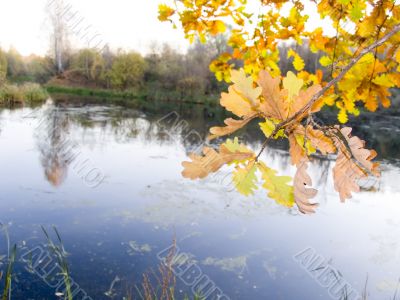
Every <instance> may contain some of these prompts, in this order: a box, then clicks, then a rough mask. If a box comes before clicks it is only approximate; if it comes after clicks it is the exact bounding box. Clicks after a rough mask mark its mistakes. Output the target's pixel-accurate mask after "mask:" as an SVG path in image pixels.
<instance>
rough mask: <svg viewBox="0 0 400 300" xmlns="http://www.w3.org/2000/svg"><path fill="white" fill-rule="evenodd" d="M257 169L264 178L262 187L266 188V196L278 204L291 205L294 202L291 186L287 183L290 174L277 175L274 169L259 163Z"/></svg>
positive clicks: (289, 179)
mask: <svg viewBox="0 0 400 300" xmlns="http://www.w3.org/2000/svg"><path fill="white" fill-rule="evenodd" d="M259 170H260V172H261V176H262V179H263V180H264V183H263V187H264V188H265V189H267V190H268V191H269V192H268V197H270V198H272V199H274V200H275V201H276V202H277V203H278V204H281V205H284V206H286V207H292V206H293V204H294V195H293V186H291V185H289V184H288V183H289V182H290V181H292V178H291V177H290V176H277V175H276V173H277V172H276V171H275V170H273V169H271V168H269V167H267V166H266V165H265V164H264V163H262V162H260V163H259Z"/></svg>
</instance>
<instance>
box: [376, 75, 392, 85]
mask: <svg viewBox="0 0 400 300" xmlns="http://www.w3.org/2000/svg"><path fill="white" fill-rule="evenodd" d="M372 82H373V83H375V84H377V85H380V86H384V87H388V88H391V87H393V86H394V83H393V82H392V80H391V79H390V77H389V76H388V74H381V75H379V76H376V77H375V78H374V79H373V80H372Z"/></svg>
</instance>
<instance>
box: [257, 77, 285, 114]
mask: <svg viewBox="0 0 400 300" xmlns="http://www.w3.org/2000/svg"><path fill="white" fill-rule="evenodd" d="M258 77H259V79H258V84H259V86H260V87H261V88H262V93H261V94H262V96H263V97H264V101H262V102H261V104H260V109H261V111H262V112H263V113H264V114H265V116H267V117H269V118H274V119H277V120H283V119H284V116H285V108H284V105H283V103H284V100H283V94H282V92H281V89H280V87H279V85H280V82H281V80H280V79H279V78H272V76H271V75H270V74H269V72H267V71H265V70H262V71H260V73H259V75H258Z"/></svg>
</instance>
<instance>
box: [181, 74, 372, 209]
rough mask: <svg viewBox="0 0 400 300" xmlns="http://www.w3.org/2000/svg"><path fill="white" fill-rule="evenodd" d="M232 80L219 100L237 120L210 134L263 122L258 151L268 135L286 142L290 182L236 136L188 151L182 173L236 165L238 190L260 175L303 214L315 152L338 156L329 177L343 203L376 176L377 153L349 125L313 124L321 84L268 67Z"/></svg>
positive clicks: (253, 185) (248, 190)
mask: <svg viewBox="0 0 400 300" xmlns="http://www.w3.org/2000/svg"><path fill="white" fill-rule="evenodd" d="M231 80H232V82H233V84H232V85H231V86H229V89H228V93H222V95H221V99H220V104H221V105H222V106H223V107H224V108H225V109H226V110H228V111H230V112H231V113H233V114H234V115H235V116H236V118H228V119H226V120H225V121H224V123H225V126H221V127H212V128H211V129H210V133H211V135H210V138H211V139H212V138H216V137H222V136H225V135H230V134H232V133H234V132H235V131H237V130H238V129H240V128H242V127H243V126H245V125H246V124H247V123H248V122H250V121H252V120H254V119H259V120H261V122H260V123H259V126H260V130H261V131H262V132H263V133H264V135H265V137H266V140H265V143H264V145H263V148H262V149H261V151H262V150H263V149H264V146H266V145H267V144H268V141H269V140H270V139H278V138H287V139H288V140H289V146H290V149H289V153H290V157H291V162H292V164H293V165H295V166H296V168H297V171H296V173H295V176H294V178H293V185H292V184H290V183H291V181H292V178H291V177H289V176H279V175H277V171H276V170H273V169H272V168H270V167H268V166H267V165H266V164H265V163H264V162H262V161H261V160H260V159H259V158H260V154H261V152H260V153H258V154H256V153H255V152H254V151H252V150H251V149H249V148H248V147H246V146H245V145H243V144H241V143H240V142H239V140H238V139H237V138H235V139H233V140H231V139H228V140H227V141H226V142H225V143H222V144H221V145H220V146H219V149H214V148H211V147H205V148H204V149H203V154H202V155H198V154H191V155H190V156H189V157H190V159H191V161H185V162H183V163H182V165H183V167H184V170H183V172H182V174H183V176H184V177H187V178H190V179H198V178H204V177H206V176H208V175H209V174H210V173H213V172H217V171H218V170H219V169H220V168H221V167H223V166H224V165H226V164H230V165H234V168H235V170H234V172H233V182H234V184H235V187H236V189H237V190H238V191H239V192H240V193H242V194H244V195H250V194H253V193H254V191H255V190H256V189H257V188H258V187H259V182H260V179H259V176H260V177H261V182H262V184H261V185H262V187H263V188H265V189H266V190H267V191H268V193H267V195H268V197H270V198H272V199H274V200H275V201H276V202H277V203H279V204H282V205H284V206H287V207H291V206H293V205H294V204H296V205H297V206H298V208H299V210H300V211H301V212H303V213H312V212H314V211H315V207H316V204H315V203H314V202H313V200H312V199H313V198H314V197H315V196H316V194H317V190H315V189H313V188H312V187H311V186H312V181H311V178H310V176H309V175H308V174H307V165H308V162H309V160H310V158H311V157H312V155H313V154H315V153H316V152H319V153H321V154H322V155H331V154H337V156H336V163H335V166H334V168H333V181H334V187H335V189H336V191H338V193H339V196H340V199H341V200H342V201H344V200H345V199H347V198H351V193H352V192H357V191H359V190H360V187H359V181H360V179H363V178H366V177H368V176H370V175H374V176H379V171H378V164H377V163H374V162H372V159H373V158H374V157H375V156H376V153H375V151H374V150H368V149H365V148H364V141H362V140H360V139H359V138H358V137H356V136H351V128H349V127H344V128H340V127H339V126H324V125H319V124H317V123H316V122H314V120H313V114H314V113H316V112H318V111H319V110H320V109H321V107H322V105H323V102H322V100H317V101H311V100H312V97H313V96H314V95H315V94H317V93H318V92H319V91H320V90H321V87H320V86H319V85H317V84H314V85H312V86H309V87H306V85H305V82H304V81H303V79H301V78H298V76H296V75H295V74H294V73H292V72H288V74H287V76H286V77H284V78H283V79H281V77H275V78H274V77H272V76H271V74H270V73H269V72H267V71H261V72H260V73H259V75H258V80H257V82H256V83H255V82H254V81H253V78H252V77H251V76H246V74H245V72H244V70H243V69H241V70H239V71H237V70H233V71H232V72H231ZM306 107H307V108H308V109H304V108H306Z"/></svg>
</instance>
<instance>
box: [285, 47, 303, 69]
mask: <svg viewBox="0 0 400 300" xmlns="http://www.w3.org/2000/svg"><path fill="white" fill-rule="evenodd" d="M290 57H293V67H294V68H295V70H296V71H302V70H303V69H304V66H305V63H304V60H303V59H302V58H301V57H300V55H298V54H297V53H296V52H295V51H294V50H293V49H289V51H288V55H287V58H290Z"/></svg>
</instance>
